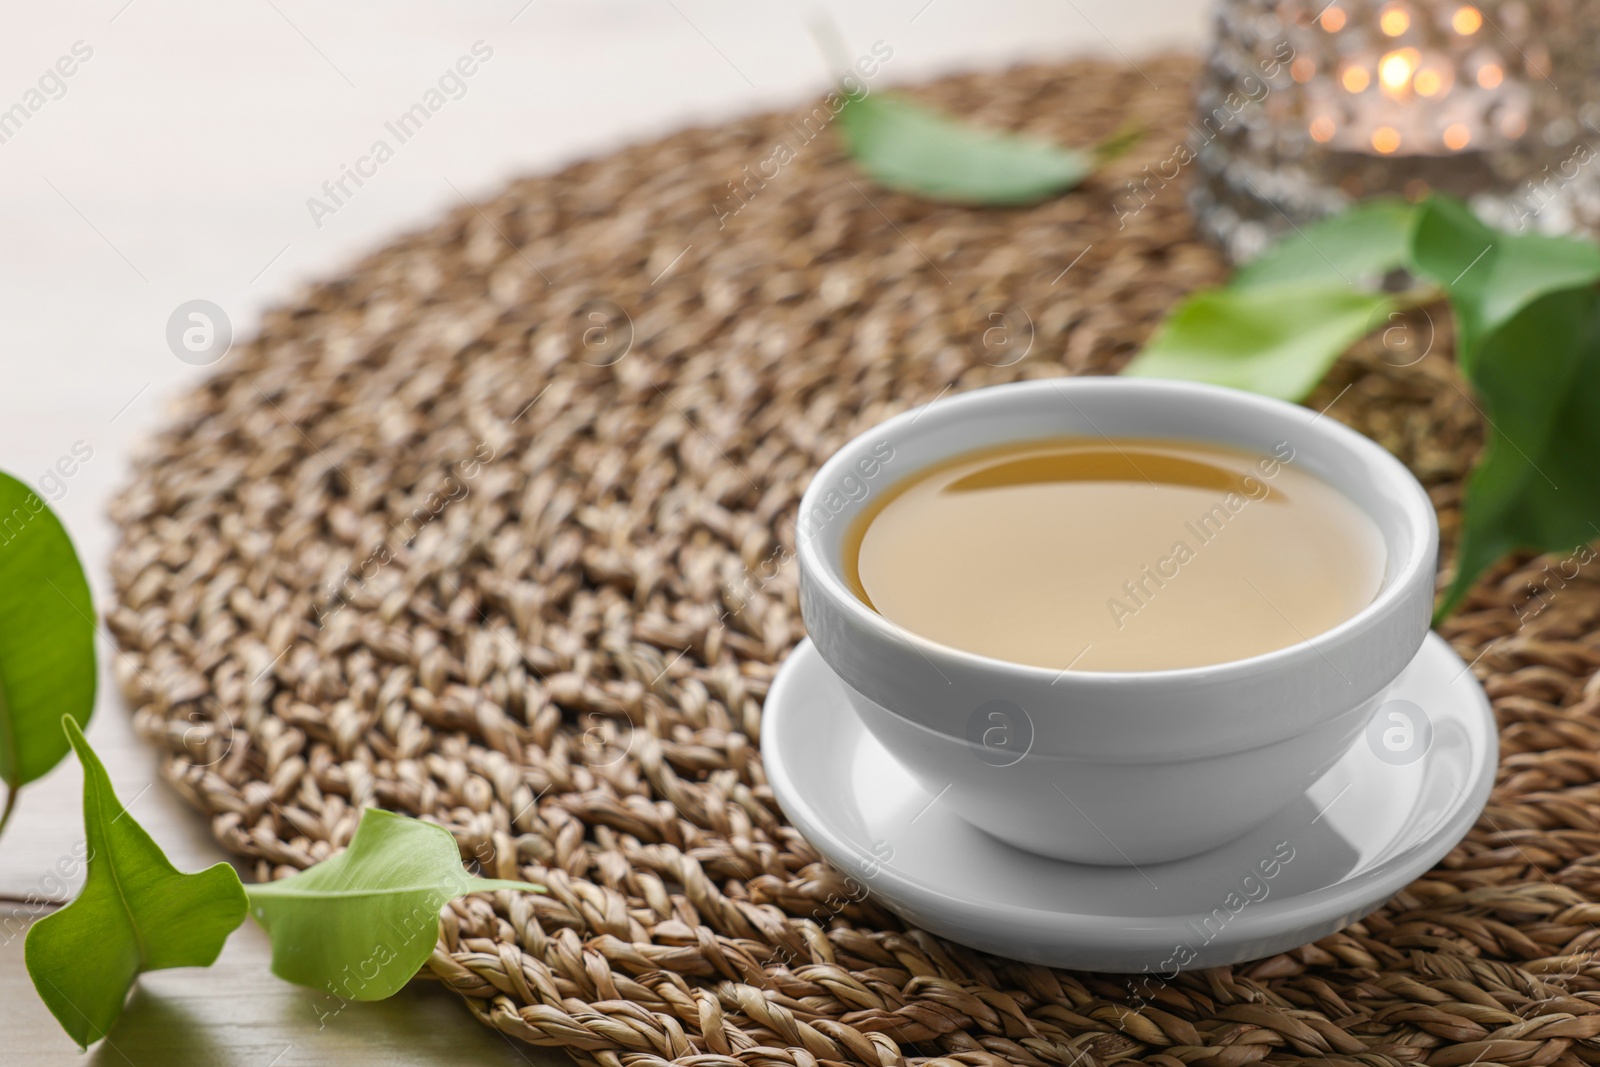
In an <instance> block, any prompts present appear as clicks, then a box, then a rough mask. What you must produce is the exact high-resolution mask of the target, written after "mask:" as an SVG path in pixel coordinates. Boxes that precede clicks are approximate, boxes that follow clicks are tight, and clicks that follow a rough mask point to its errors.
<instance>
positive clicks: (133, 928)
mask: <svg viewBox="0 0 1600 1067" xmlns="http://www.w3.org/2000/svg"><path fill="white" fill-rule="evenodd" d="M61 727H62V729H63V730H64V731H65V734H66V737H67V739H68V742H69V743H70V744H71V746H72V748H73V749H75V750H76V751H77V753H78V762H79V763H80V764H82V765H83V832H84V837H85V842H86V844H87V847H88V874H87V875H86V876H85V880H84V884H83V890H82V892H80V893H79V894H78V896H77V898H76V899H74V900H73V901H72V903H70V904H68V905H67V906H66V907H64V908H62V909H61V910H60V911H58V912H55V913H54V914H51V915H46V916H45V917H44V918H42V919H40V920H39V921H38V922H36V923H34V924H33V926H32V928H30V929H29V930H28V938H27V941H26V942H25V944H24V946H23V954H24V957H25V959H26V961H27V965H28V974H29V976H31V977H32V978H33V985H34V988H35V989H37V990H38V991H39V997H40V999H42V1000H43V1001H44V1003H45V1006H46V1007H48V1008H49V1009H50V1012H51V1014H52V1015H54V1016H55V1017H56V1021H58V1022H59V1023H60V1024H61V1027H62V1029H64V1030H66V1032H67V1033H68V1035H69V1036H71V1038H72V1039H73V1040H74V1041H76V1042H77V1043H78V1044H79V1045H81V1046H83V1047H85V1048H87V1047H88V1046H89V1045H91V1044H93V1043H94V1042H95V1041H98V1040H99V1039H100V1038H102V1037H104V1036H105V1034H106V1031H108V1030H110V1029H111V1025H112V1024H113V1023H114V1022H116V1021H117V1017H118V1016H119V1015H121V1014H122V1005H123V1003H124V1001H126V1000H127V998H128V990H130V989H131V988H133V983H134V981H135V979H137V978H138V976H139V975H140V974H141V973H142V972H144V971H158V970H162V969H164V968H167V967H209V966H210V965H211V964H212V963H213V962H214V961H215V960H216V958H217V954H218V953H219V952H221V951H222V945H223V942H225V941H226V940H227V939H228V935H229V934H230V933H232V932H233V931H234V930H235V929H236V928H237V927H238V926H239V924H240V923H242V922H244V915H245V896H244V889H243V887H242V886H240V884H239V876H238V874H236V873H235V872H234V869H233V868H232V867H230V866H228V865H227V864H226V863H219V864H217V865H216V866H214V867H209V868H207V869H206V870H203V871H200V872H199V873H197V874H183V873H180V872H179V871H178V870H177V869H176V868H174V867H173V866H172V864H171V863H170V862H169V861H168V860H167V857H166V855H165V854H164V853H163V852H162V851H161V849H160V847H159V846H158V845H157V844H156V843H155V842H154V841H152V840H151V839H150V835H149V834H147V833H146V832H145V830H144V827H142V826H140V825H139V823H138V822H137V821H136V820H135V819H134V818H133V816H132V815H129V814H128V812H127V809H125V808H124V807H123V806H122V804H121V803H120V802H119V801H118V800H117V797H116V794H115V793H114V792H112V789H111V779H110V778H109V777H108V776H107V775H106V770H105V767H103V766H102V765H101V763H100V760H99V758H98V757H97V756H95V754H94V750H93V749H91V748H90V747H89V742H88V741H86V740H85V739H84V736H83V731H82V730H80V729H79V728H78V724H77V722H76V721H75V720H74V719H73V718H72V716H70V715H68V716H65V717H64V718H63V719H62V720H61Z"/></svg>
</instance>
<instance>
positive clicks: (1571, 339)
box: [1438, 287, 1600, 617]
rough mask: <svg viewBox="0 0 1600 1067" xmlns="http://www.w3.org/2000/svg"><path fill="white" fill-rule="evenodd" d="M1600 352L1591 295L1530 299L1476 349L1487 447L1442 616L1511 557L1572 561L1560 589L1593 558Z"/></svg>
mask: <svg viewBox="0 0 1600 1067" xmlns="http://www.w3.org/2000/svg"><path fill="white" fill-rule="evenodd" d="M1597 352H1600V293H1596V292H1595V290H1593V289H1592V288H1589V287H1582V288H1576V289H1568V290H1565V291H1563V292H1558V293H1552V294H1549V295H1547V296H1544V297H1542V298H1540V299H1538V300H1535V301H1534V302H1533V303H1531V304H1529V305H1528V306H1527V307H1526V308H1525V309H1524V310H1523V311H1522V312H1521V313H1520V314H1518V315H1516V316H1515V317H1513V318H1512V319H1511V320H1510V321H1509V322H1507V323H1506V324H1505V325H1504V326H1503V327H1501V328H1500V329H1498V330H1496V331H1495V332H1494V333H1492V334H1491V335H1490V336H1489V337H1488V338H1487V339H1486V340H1485V342H1484V343H1483V347H1482V348H1481V349H1480V350H1479V353H1478V358H1477V361H1476V363H1475V365H1474V368H1473V370H1474V375H1473V376H1474V379H1475V382H1476V384H1477V386H1478V389H1479V392H1480V394H1481V396H1482V398H1483V403H1484V405H1485V407H1486V408H1487V409H1488V424H1489V440H1488V443H1487V445H1486V446H1485V448H1484V451H1483V456H1482V458H1481V459H1480V460H1479V461H1478V465H1477V467H1476V468H1475V469H1474V470H1473V472H1472V474H1471V476H1470V477H1469V478H1468V480H1467V487H1466V494H1465V499H1464V501H1463V504H1462V515H1461V550H1460V554H1459V556H1458V558H1457V561H1456V574H1455V579H1454V581H1453V582H1452V583H1451V585H1450V589H1449V592H1448V593H1447V594H1446V596H1445V599H1444V601H1443V603H1441V604H1440V606H1439V611H1438V615H1439V616H1441V617H1442V616H1443V615H1444V614H1445V613H1446V612H1448V611H1449V610H1450V609H1451V608H1453V607H1454V606H1455V605H1456V603H1457V602H1458V601H1459V600H1460V599H1461V597H1462V595H1463V594H1464V593H1465V592H1466V591H1467V589H1468V588H1469V587H1470V586H1471V585H1472V583H1473V581H1475V580H1476V579H1477V577H1478V576H1479V575H1480V574H1482V573H1483V571H1484V570H1485V569H1486V568H1487V567H1489V566H1490V565H1491V564H1493V563H1494V562H1495V561H1496V560H1497V559H1499V558H1500V557H1501V556H1502V555H1504V554H1505V553H1507V552H1509V551H1511V550H1512V549H1517V548H1528V549H1535V550H1538V551H1541V552H1566V553H1571V555H1570V556H1569V557H1568V559H1567V560H1565V561H1564V562H1563V563H1561V564H1559V565H1557V568H1556V570H1557V573H1560V572H1561V571H1562V570H1565V569H1569V568H1570V571H1571V573H1567V574H1564V575H1562V576H1561V578H1559V579H1557V581H1558V582H1559V581H1562V580H1563V579H1570V578H1573V577H1575V576H1576V574H1577V569H1576V568H1577V567H1578V566H1581V565H1582V564H1584V563H1587V562H1589V561H1590V560H1592V559H1594V556H1595V553H1594V550H1593V549H1592V548H1589V547H1587V545H1588V542H1590V541H1591V540H1593V539H1594V538H1596V537H1597V536H1600V529H1597V528H1596V526H1595V522H1596V520H1600V480H1597V479H1596V478H1595V465H1596V463H1597V462H1600V359H1597V358H1596V353H1597ZM1574 546H1579V547H1576V548H1575V547H1574ZM1558 588H1559V585H1558ZM1535 601H1536V602H1537V605H1538V608H1542V606H1543V601H1542V599H1540V597H1539V596H1538V595H1536V596H1535ZM1530 608H1531V609H1533V610H1538V608H1534V607H1533V605H1530Z"/></svg>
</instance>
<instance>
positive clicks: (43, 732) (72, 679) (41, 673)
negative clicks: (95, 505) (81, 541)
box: [0, 473, 95, 829]
mask: <svg viewBox="0 0 1600 1067" xmlns="http://www.w3.org/2000/svg"><path fill="white" fill-rule="evenodd" d="M94 690H95V654H94V603H93V601H92V600H91V599H90V597H89V583H88V582H87V581H86V580H85V579H84V576H83V567H82V565H81V564H79V562H78V554H77V553H76V552H75V551H73V548H72V539H71V538H69V537H68V536H67V531H66V530H65V529H63V528H62V525H61V521H60V520H59V519H57V518H56V516H55V513H54V512H52V511H51V510H50V506H49V505H48V504H46V503H45V502H44V500H42V499H41V498H40V497H39V494H37V493H35V492H34V491H33V490H31V489H29V488H28V487H27V486H26V485H24V484H23V483H22V482H19V481H18V480H17V479H15V478H13V477H11V476H10V475H8V474H3V473H0V781H3V782H4V783H5V786H6V802H5V808H4V809H0V829H4V827H5V824H6V822H7V821H8V820H9V819H10V818H11V812H12V811H13V810H14V809H15V807H16V803H17V793H18V791H19V790H20V789H21V788H22V787H23V786H25V785H27V784H28V783H29V782H31V781H34V780H35V779H37V778H40V777H43V776H44V774H45V773H46V772H48V771H49V770H50V769H51V768H52V767H54V766H55V765H56V764H57V763H60V762H61V760H62V758H63V757H64V756H66V754H67V748H68V746H67V739H66V737H65V736H64V735H63V734H62V732H61V716H62V715H63V714H67V715H72V716H74V717H75V718H77V719H78V720H79V721H81V722H88V721H89V716H90V715H92V714H93V713H94Z"/></svg>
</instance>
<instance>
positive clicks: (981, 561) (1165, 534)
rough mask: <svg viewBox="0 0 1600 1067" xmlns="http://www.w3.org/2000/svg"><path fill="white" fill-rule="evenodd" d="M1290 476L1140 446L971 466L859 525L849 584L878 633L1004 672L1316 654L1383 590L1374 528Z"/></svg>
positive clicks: (1050, 452) (1288, 464) (1289, 457)
mask: <svg viewBox="0 0 1600 1067" xmlns="http://www.w3.org/2000/svg"><path fill="white" fill-rule="evenodd" d="M1293 458H1294V452H1293V449H1292V448H1291V447H1290V446H1289V445H1288V444H1286V443H1285V444H1280V445H1279V446H1278V447H1277V448H1276V449H1274V450H1273V451H1271V452H1268V453H1265V454H1252V453H1246V452H1242V451H1237V450H1234V449H1230V448H1223V447H1219V446H1216V445H1211V444H1202V443H1199V442H1190V441H1169V440H1156V439H1136V438H1119V439H1117V440H1115V441H1108V440H1106V439H1103V438H1099V439H1093V440H1091V439H1087V438H1052V439H1049V440H1041V441H1030V442H1025V443H1019V444H1013V445H1007V446H1004V447H1001V448H995V449H989V450H985V451H981V452H971V453H967V454H965V455H962V456H958V457H956V458H955V459H953V460H950V461H947V462H945V463H942V464H939V465H937V466H935V467H932V468H929V469H926V470H923V471H921V472H919V473H918V474H916V475H914V476H912V477H911V478H908V479H906V480H905V481H903V482H901V483H900V484H898V485H896V486H894V487H892V488H891V489H890V490H889V491H888V492H887V493H885V494H884V495H883V497H882V498H881V499H880V500H878V501H877V502H876V503H875V504H874V505H873V506H872V507H870V508H869V509H868V510H867V512H866V513H865V514H863V515H862V516H861V517H860V518H859V519H857V521H856V522H855V524H854V526H853V527H852V529H851V531H850V535H849V537H848V538H847V542H846V545H845V565H846V573H847V574H848V576H849V578H850V580H851V583H852V585H853V586H854V587H855V591H856V595H858V596H859V597H861V599H862V600H864V601H866V603H867V604H868V605H869V606H871V607H872V608H873V610H875V611H877V612H879V613H880V614H882V615H883V616H884V617H885V618H887V619H889V620H890V621H891V622H894V623H897V624H898V625H900V626H903V627H904V628H905V629H907V630H909V631H911V632H913V633H916V634H920V635H922V636H923V637H927V638H931V639H932V640H934V641H938V642H940V643H941V644H945V645H949V646H951V647H953V648H958V649H964V650H966V651H969V652H976V653H980V654H982V655H985V656H992V657H994V658H996V659H1002V660H1009V661H1011V662H1013V663H1023V664H1029V665H1032V666H1038V667H1048V668H1051V669H1056V670H1060V669H1066V668H1071V669H1073V670H1081V671H1142V670H1166V669H1172V668H1179V667H1196V666H1201V665H1204V664H1211V663H1223V662H1227V661H1230V660H1238V659H1245V658H1247V657H1249V656H1255V655H1260V654H1262V653H1265V652H1271V651H1273V650H1275V649H1279V648H1283V647H1285V646H1288V645H1291V644H1294V643H1296V642H1298V641H1305V640H1310V639H1312V638H1315V637H1316V636H1317V635H1318V634H1320V633H1323V632H1324V631H1326V630H1328V629H1330V628H1332V627H1334V626H1336V625H1338V624H1339V623H1341V622H1343V621H1344V620H1346V619H1348V618H1350V617H1351V616H1352V615H1354V614H1356V612H1358V611H1360V610H1361V609H1362V608H1363V607H1365V606H1366V605H1367V604H1369V603H1371V602H1372V599H1373V597H1375V596H1376V595H1377V592H1378V588H1379V586H1380V585H1381V583H1382V581H1383V575H1384V566H1385V553H1384V547H1383V539H1382V535H1381V534H1380V533H1379V531H1378V528H1377V526H1376V524H1374V523H1373V521H1372V520H1371V519H1370V518H1369V517H1368V516H1367V515H1366V513H1365V512H1363V511H1362V510H1360V509H1359V508H1358V507H1357V506H1356V505H1355V504H1354V503H1352V502H1351V501H1350V500H1349V499H1347V498H1346V497H1345V496H1344V495H1343V494H1341V493H1340V492H1339V491H1338V490H1336V489H1334V488H1333V487H1332V486H1330V485H1328V484H1327V483H1325V482H1323V481H1321V480H1320V479H1318V478H1317V477H1316V476H1314V475H1312V474H1309V473H1307V472H1305V471H1303V470H1301V469H1299V468H1297V467H1296V466H1295V465H1294V463H1293Z"/></svg>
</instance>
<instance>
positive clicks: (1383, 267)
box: [1228, 198, 1418, 290]
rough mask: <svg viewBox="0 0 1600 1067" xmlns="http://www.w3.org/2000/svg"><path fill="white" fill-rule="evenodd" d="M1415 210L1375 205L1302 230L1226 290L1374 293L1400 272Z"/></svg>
mask: <svg viewBox="0 0 1600 1067" xmlns="http://www.w3.org/2000/svg"><path fill="white" fill-rule="evenodd" d="M1417 213H1418V209H1417V208H1416V207H1415V206H1414V205H1412V204H1408V203H1406V202H1405V201H1404V200H1394V199H1388V198H1385V199H1379V200H1368V201H1365V202H1363V203H1360V204H1357V205H1356V206H1355V207H1352V208H1351V209H1350V210H1348V211H1345V212H1341V213H1340V214H1338V215H1334V216H1332V217H1330V218H1326V219H1323V220H1322V221H1321V222H1317V223H1314V224H1312V225H1310V226H1305V227H1302V228H1301V229H1299V230H1297V231H1295V232H1294V233H1291V234H1286V235H1285V236H1284V237H1283V239H1282V240H1280V241H1278V242H1277V243H1276V244H1274V245H1273V246H1272V247H1270V248H1268V249H1267V250H1266V251H1265V252H1264V253H1262V254H1261V256H1259V257H1258V258H1257V259H1255V260H1253V261H1251V262H1250V263H1249V264H1247V265H1246V266H1244V267H1242V268H1240V270H1239V271H1238V273H1236V274H1235V275H1234V276H1233V278H1232V280H1231V281H1229V283H1228V286H1229V288H1231V289H1255V288H1261V287H1266V286H1278V285H1307V284H1311V283H1322V284H1328V285H1332V284H1334V283H1336V282H1342V283H1344V284H1345V285H1348V286H1350V287H1352V288H1358V289H1370V290H1376V289H1377V288H1378V286H1379V283H1381V282H1382V281H1383V276H1384V275H1385V274H1388V273H1389V272H1390V271H1392V270H1394V269H1396V268H1398V267H1404V266H1405V265H1406V264H1407V263H1408V262H1409V257H1410V253H1411V227H1412V225H1413V223H1414V222H1415V221H1416V217H1417Z"/></svg>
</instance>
